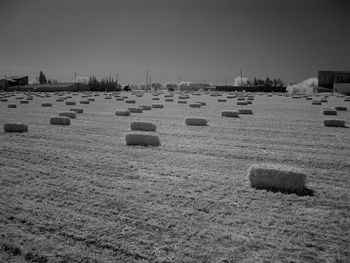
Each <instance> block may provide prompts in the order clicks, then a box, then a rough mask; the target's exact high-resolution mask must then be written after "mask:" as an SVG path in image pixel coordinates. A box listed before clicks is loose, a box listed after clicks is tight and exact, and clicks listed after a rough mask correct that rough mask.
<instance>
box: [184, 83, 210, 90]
mask: <svg viewBox="0 0 350 263" xmlns="http://www.w3.org/2000/svg"><path fill="white" fill-rule="evenodd" d="M211 89H215V87H213V86H211V85H210V84H208V83H190V82H189V83H187V84H185V85H182V84H181V83H180V85H179V90H180V91H199V90H202V91H207V90H211Z"/></svg>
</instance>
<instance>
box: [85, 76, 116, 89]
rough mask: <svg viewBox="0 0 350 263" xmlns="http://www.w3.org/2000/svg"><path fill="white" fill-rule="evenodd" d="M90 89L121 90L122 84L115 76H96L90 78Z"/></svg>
mask: <svg viewBox="0 0 350 263" xmlns="http://www.w3.org/2000/svg"><path fill="white" fill-rule="evenodd" d="M87 85H88V86H89V89H90V91H121V90H122V86H121V85H120V84H118V81H117V80H114V79H113V78H111V77H109V78H105V79H101V80H98V79H97V78H96V77H95V76H92V77H90V78H89V81H88V83H87Z"/></svg>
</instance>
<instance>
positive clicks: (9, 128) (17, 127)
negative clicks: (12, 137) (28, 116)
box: [4, 123, 28, 132]
mask: <svg viewBox="0 0 350 263" xmlns="http://www.w3.org/2000/svg"><path fill="white" fill-rule="evenodd" d="M4 131H5V132H28V125H26V124H23V123H5V124H4Z"/></svg>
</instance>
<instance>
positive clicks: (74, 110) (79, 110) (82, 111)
mask: <svg viewBox="0 0 350 263" xmlns="http://www.w3.org/2000/svg"><path fill="white" fill-rule="evenodd" d="M70 111H73V112H75V113H84V110H83V109H70Z"/></svg>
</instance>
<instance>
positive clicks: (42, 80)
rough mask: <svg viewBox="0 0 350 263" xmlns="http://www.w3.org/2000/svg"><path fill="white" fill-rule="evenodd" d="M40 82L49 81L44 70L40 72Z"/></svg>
mask: <svg viewBox="0 0 350 263" xmlns="http://www.w3.org/2000/svg"><path fill="white" fill-rule="evenodd" d="M39 83H40V84H46V83H47V79H46V76H45V74H44V73H43V71H42V70H40V73H39Z"/></svg>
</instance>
